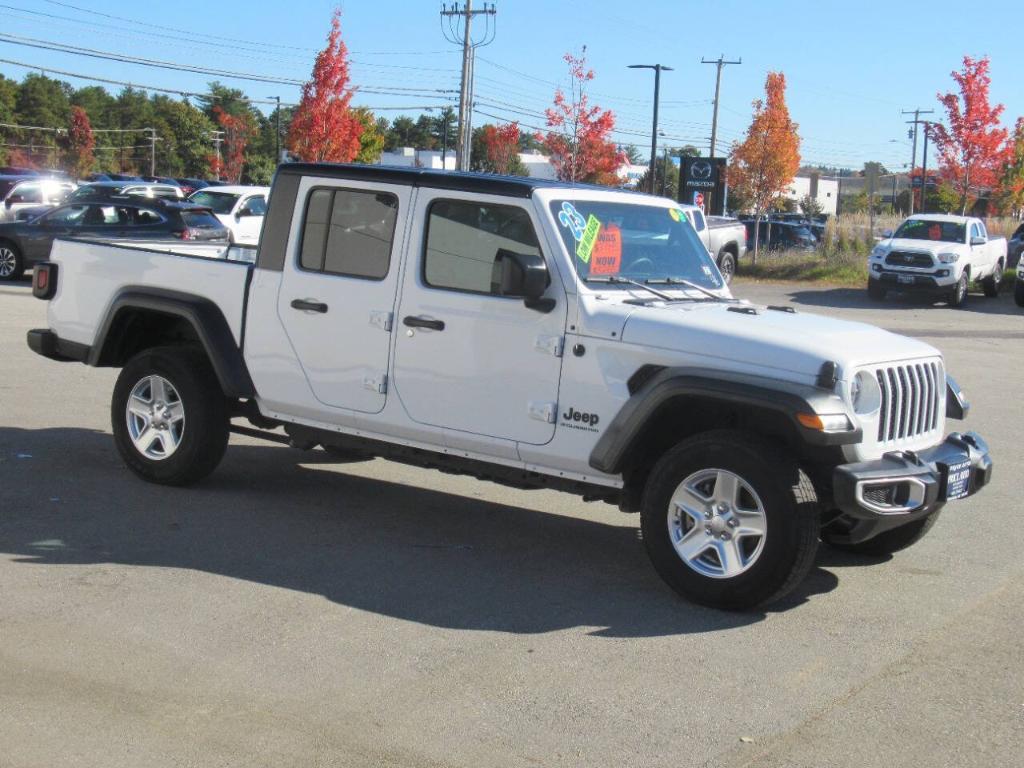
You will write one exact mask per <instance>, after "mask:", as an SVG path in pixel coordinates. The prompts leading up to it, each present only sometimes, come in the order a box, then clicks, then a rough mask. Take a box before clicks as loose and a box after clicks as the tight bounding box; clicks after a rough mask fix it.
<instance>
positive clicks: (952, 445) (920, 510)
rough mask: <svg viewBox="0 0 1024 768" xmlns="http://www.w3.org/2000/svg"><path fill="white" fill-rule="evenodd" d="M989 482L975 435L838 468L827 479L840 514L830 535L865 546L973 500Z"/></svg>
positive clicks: (983, 446)
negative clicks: (962, 500) (950, 505)
mask: <svg viewBox="0 0 1024 768" xmlns="http://www.w3.org/2000/svg"><path fill="white" fill-rule="evenodd" d="M991 479H992V459H991V457H990V456H989V452H988V444H987V443H986V442H985V441H984V440H983V439H982V438H981V437H980V436H979V435H977V434H975V433H974V432H967V433H965V434H960V433H959V432H954V433H952V434H950V435H949V436H948V437H947V438H946V439H945V440H944V441H943V442H942V443H940V444H939V445H937V446H935V447H934V448H929V449H928V450H926V451H921V452H913V451H894V452H892V453H887V454H885V456H883V457H882V458H881V459H878V460H877V461H865V462H861V463H859V464H843V465H840V466H838V467H836V468H835V470H834V471H833V474H832V495H833V499H834V501H835V505H836V507H837V508H838V509H839V511H840V515H839V517H838V518H837V519H836V520H834V521H831V522H830V523H829V534H830V536H831V537H832V538H834V539H835V540H838V541H841V542H845V543H849V544H856V543H859V542H861V541H867V540H868V539H871V538H874V537H875V536H877V535H878V534H880V533H884V532H885V531H888V530H891V529H892V528H898V527H900V526H901V525H905V524H906V523H909V522H913V521H914V520H919V519H920V518H922V517H926V516H927V515H930V514H931V513H933V512H936V511H938V510H939V509H941V508H942V507H943V505H945V503H946V502H947V501H949V500H953V499H958V498H965V497H966V496H972V495H973V494H975V493H977V492H978V491H980V490H981V489H982V488H984V487H985V486H986V485H988V483H989V481H990V480H991Z"/></svg>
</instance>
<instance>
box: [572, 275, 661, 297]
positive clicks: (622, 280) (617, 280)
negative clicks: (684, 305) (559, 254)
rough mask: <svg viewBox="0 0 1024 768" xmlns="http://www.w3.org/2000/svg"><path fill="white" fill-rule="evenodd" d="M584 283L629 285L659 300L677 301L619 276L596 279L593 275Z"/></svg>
mask: <svg viewBox="0 0 1024 768" xmlns="http://www.w3.org/2000/svg"><path fill="white" fill-rule="evenodd" d="M583 282H585V283H628V284H629V285H635V286H636V287H637V288H643V289H644V290H645V291H650V292H651V293H653V294H654V295H655V296H657V297H658V298H659V299H662V300H664V301H675V300H676V299H675V298H673V297H672V296H669V295H668V294H667V293H662V292H661V291H657V290H655V289H654V288H651V286H649V285H645V284H644V283H641V282H640V281H639V280H630V279H629V278H628V277H619V276H618V275H608V276H604V275H601V276H599V277H595V276H593V275H591V276H588V277H584V278H583Z"/></svg>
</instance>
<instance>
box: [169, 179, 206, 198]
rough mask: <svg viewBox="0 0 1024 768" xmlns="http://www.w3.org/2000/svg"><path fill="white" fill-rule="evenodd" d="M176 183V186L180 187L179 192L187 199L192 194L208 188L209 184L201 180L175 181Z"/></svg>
mask: <svg viewBox="0 0 1024 768" xmlns="http://www.w3.org/2000/svg"><path fill="white" fill-rule="evenodd" d="M175 181H176V182H178V186H179V187H181V191H182V192H183V193H184V194H185V197H188V196H189V195H191V194H192V193H193V192H197V191H199V190H200V189H204V188H205V187H208V186H210V182H208V181H204V180H203V179H175Z"/></svg>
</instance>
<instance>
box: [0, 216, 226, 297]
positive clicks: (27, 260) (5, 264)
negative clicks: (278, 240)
mask: <svg viewBox="0 0 1024 768" xmlns="http://www.w3.org/2000/svg"><path fill="white" fill-rule="evenodd" d="M58 237H92V238H100V239H106V238H132V239H139V238H146V239H151V238H158V239H168V238H179V239H181V240H195V241H204V242H207V241H215V242H221V243H227V242H228V240H229V232H228V230H227V229H226V228H225V227H224V225H223V224H221V223H220V222H219V221H218V220H217V217H216V216H214V215H213V212H212V211H211V210H210V209H209V208H206V207H204V206H201V205H195V204H193V203H187V202H184V203H179V202H168V201H163V200H152V201H146V202H143V201H140V200H137V199H131V200H128V201H123V200H116V201H115V200H105V201H104V200H97V201H93V202H90V201H72V202H67V203H64V204H63V205H60V206H57V207H56V208H54V209H52V210H50V211H47V212H46V213H44V214H43V215H41V216H39V217H37V218H35V219H32V220H31V221H19V222H10V223H6V224H0V281H9V280H14V279H17V278H18V277H20V276H21V274H22V273H23V272H24V270H25V269H27V268H30V267H31V266H32V265H33V264H35V263H36V262H38V261H43V260H45V259H46V258H48V257H49V255H50V246H51V245H52V244H53V241H54V239H55V238H58Z"/></svg>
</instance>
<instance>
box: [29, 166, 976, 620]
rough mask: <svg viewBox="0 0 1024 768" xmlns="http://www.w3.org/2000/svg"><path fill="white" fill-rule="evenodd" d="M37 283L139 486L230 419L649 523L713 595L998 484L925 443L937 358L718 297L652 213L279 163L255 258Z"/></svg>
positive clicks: (683, 237)
mask: <svg viewBox="0 0 1024 768" xmlns="http://www.w3.org/2000/svg"><path fill="white" fill-rule="evenodd" d="M33 293H34V294H35V295H36V296H37V297H39V298H41V299H44V300H46V301H48V302H49V304H48V313H47V314H48V326H49V327H47V328H40V329H35V330H32V331H29V332H28V344H29V346H30V347H31V348H32V349H33V350H35V351H36V352H37V353H39V354H41V355H43V356H45V357H47V358H50V359H53V360H61V361H67V360H75V361H81V362H85V363H88V364H90V365H94V366H112V367H119V368H121V372H120V375H119V376H118V379H117V383H116V385H115V387H114V392H113V398H112V411H111V412H112V428H113V433H114V442H115V444H116V446H117V448H118V450H119V452H120V454H121V456H122V457H123V459H124V461H125V463H126V464H127V465H128V467H129V468H130V469H131V470H132V471H133V472H135V473H136V474H137V475H139V476H140V477H142V478H143V479H145V480H148V481H150V482H154V483H163V484H167V485H184V484H187V483H192V482H195V481H197V480H199V479H201V478H203V477H204V476H206V475H207V474H209V473H210V472H212V471H213V470H214V468H215V467H216V466H217V464H218V462H219V461H220V459H221V457H222V455H223V454H224V451H225V449H226V447H227V443H228V435H229V432H230V431H235V432H240V433H243V434H246V435H250V436H257V437H262V438H266V439H268V440H274V441H278V442H281V441H284V442H290V443H291V444H292V445H293V446H297V447H300V448H304V449H313V448H316V447H317V446H322V447H323V448H325V449H327V450H329V451H331V452H334V453H340V454H342V455H344V456H347V457H348V458H350V459H352V458H360V457H362V458H369V457H385V458H389V459H393V460H396V461H400V462H406V463H409V464H414V465H418V466H424V467H433V468H437V469H441V470H443V471H446V472H456V473H463V474H469V475H473V476H476V477H479V478H481V479H488V480H493V481H495V482H499V483H504V484H507V485H511V486H514V487H517V488H554V489H559V490H563V491H568V492H571V493H575V494H578V495H580V496H582V497H583V498H584V499H587V500H602V501H606V502H610V503H614V504H617V505H618V506H619V507H620V508H621V509H622V510H623V511H627V512H640V518H641V529H642V532H643V540H644V545H645V546H646V548H647V551H648V553H649V555H650V557H651V559H652V561H653V563H654V566H655V568H656V569H657V571H658V572H659V574H660V575H661V576H662V577H663V578H664V580H665V581H666V582H667V583H668V584H669V585H670V586H671V587H673V588H674V589H675V590H677V591H678V592H679V593H681V594H682V595H684V596H686V597H688V598H690V599H691V600H694V601H697V602H701V603H705V604H709V605H713V606H718V607H722V608H730V609H744V608H749V607H751V606H754V605H758V604H761V603H764V602H766V601H770V600H772V599H776V598H778V597H780V596H781V595H783V594H785V593H786V592H788V591H789V590H791V589H792V588H794V587H795V586H796V585H797V584H799V583H800V582H801V580H802V579H803V577H804V575H805V574H806V573H807V571H808V569H809V568H810V567H811V565H812V563H813V562H814V557H815V551H816V550H817V547H818V542H819V539H821V540H824V541H826V542H827V543H829V544H830V545H832V546H836V547H841V548H845V549H847V550H851V551H854V552H869V553H879V552H893V551H895V550H898V549H902V548H903V547H906V546H908V545H910V544H911V543H913V542H914V541H916V540H917V539H919V538H920V537H921V536H923V535H924V533H925V532H926V531H927V530H928V529H929V527H930V526H931V525H932V524H933V523H934V521H935V519H936V515H937V513H938V511H939V510H940V509H942V508H943V506H944V505H945V504H946V503H947V502H948V501H952V500H954V499H959V498H962V497H964V496H967V495H969V494H972V493H975V492H976V491H978V490H980V489H981V488H982V487H983V486H984V485H986V484H987V483H988V481H989V478H990V476H991V471H992V462H991V459H990V457H989V455H988V449H987V446H986V445H985V442H984V440H982V438H981V437H979V436H978V435H976V434H974V433H970V432H968V433H963V434H961V433H952V434H950V435H948V436H946V435H945V429H944V428H945V420H946V417H947V416H950V417H952V418H963V417H964V415H965V413H966V403H965V401H964V400H963V397H962V394H961V393H960V391H959V389H958V388H957V387H956V385H955V383H954V382H953V381H952V379H949V378H948V377H947V375H946V370H945V364H944V362H943V359H942V356H941V355H940V354H939V352H938V351H936V350H935V349H934V348H932V347H930V346H928V345H927V344H924V343H923V342H920V341H915V340H913V339H909V338H905V337H901V336H896V335H893V334H891V333H888V332H886V331H882V330H879V329H877V328H874V327H871V326H868V325H862V324H857V323H849V322H842V321H839V320H834V319H830V318H825V317H819V316H815V315H811V314H802V313H797V312H794V311H793V310H792V309H791V308H788V307H757V306H753V305H750V304H747V303H743V302H740V301H737V300H735V299H734V298H732V296H731V295H730V293H729V290H728V289H727V288H726V286H725V285H724V282H723V280H722V276H721V274H720V273H719V271H718V270H717V268H716V267H715V264H714V262H713V261H712V259H711V257H710V255H709V254H708V252H707V250H706V248H705V247H704V245H703V243H702V242H701V241H700V239H699V238H698V237H697V234H696V233H695V231H694V229H693V227H692V226H690V224H689V223H688V222H686V220H685V212H684V211H683V210H682V209H680V208H679V207H678V205H677V204H676V203H674V202H673V201H671V200H668V199H663V198H655V197H647V196H643V195H636V194H632V193H624V192H617V191H611V190H608V189H603V188H597V187H593V188H591V187H586V186H579V185H576V186H571V185H568V184H565V183H561V182H553V181H543V180H538V179H523V178H506V177H500V176H480V175H473V174H453V173H439V172H433V171H425V170H415V169H395V168H383V167H372V166H344V165H322V164H292V165H283V166H281V167H280V168H279V169H278V172H277V176H276V177H275V181H274V186H273V189H272V191H271V196H270V202H269V209H268V213H267V216H266V219H265V222H264V227H263V232H262V235H261V238H260V244H259V249H258V253H257V259H256V263H255V265H249V264H244V263H239V262H231V261H227V260H215V259H208V258H195V257H191V256H188V255H174V254H170V253H167V252H163V251H151V252H147V251H144V250H140V249H137V248H131V249H129V248H124V247H121V246H119V245H116V244H97V243H90V242H82V241H72V240H58V241H56V242H55V244H54V247H53V252H52V255H51V259H50V261H49V262H44V263H42V264H39V265H38V266H37V267H36V270H35V273H34V275H33ZM232 420H234V422H232ZM239 420H248V422H249V423H250V424H251V426H246V425H244V424H239V423H238V421H239ZM285 435H287V437H286V436H285ZM410 524H415V523H414V521H413V520H412V519H410ZM565 546H566V547H567V548H571V547H572V542H571V541H566V542H565Z"/></svg>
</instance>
